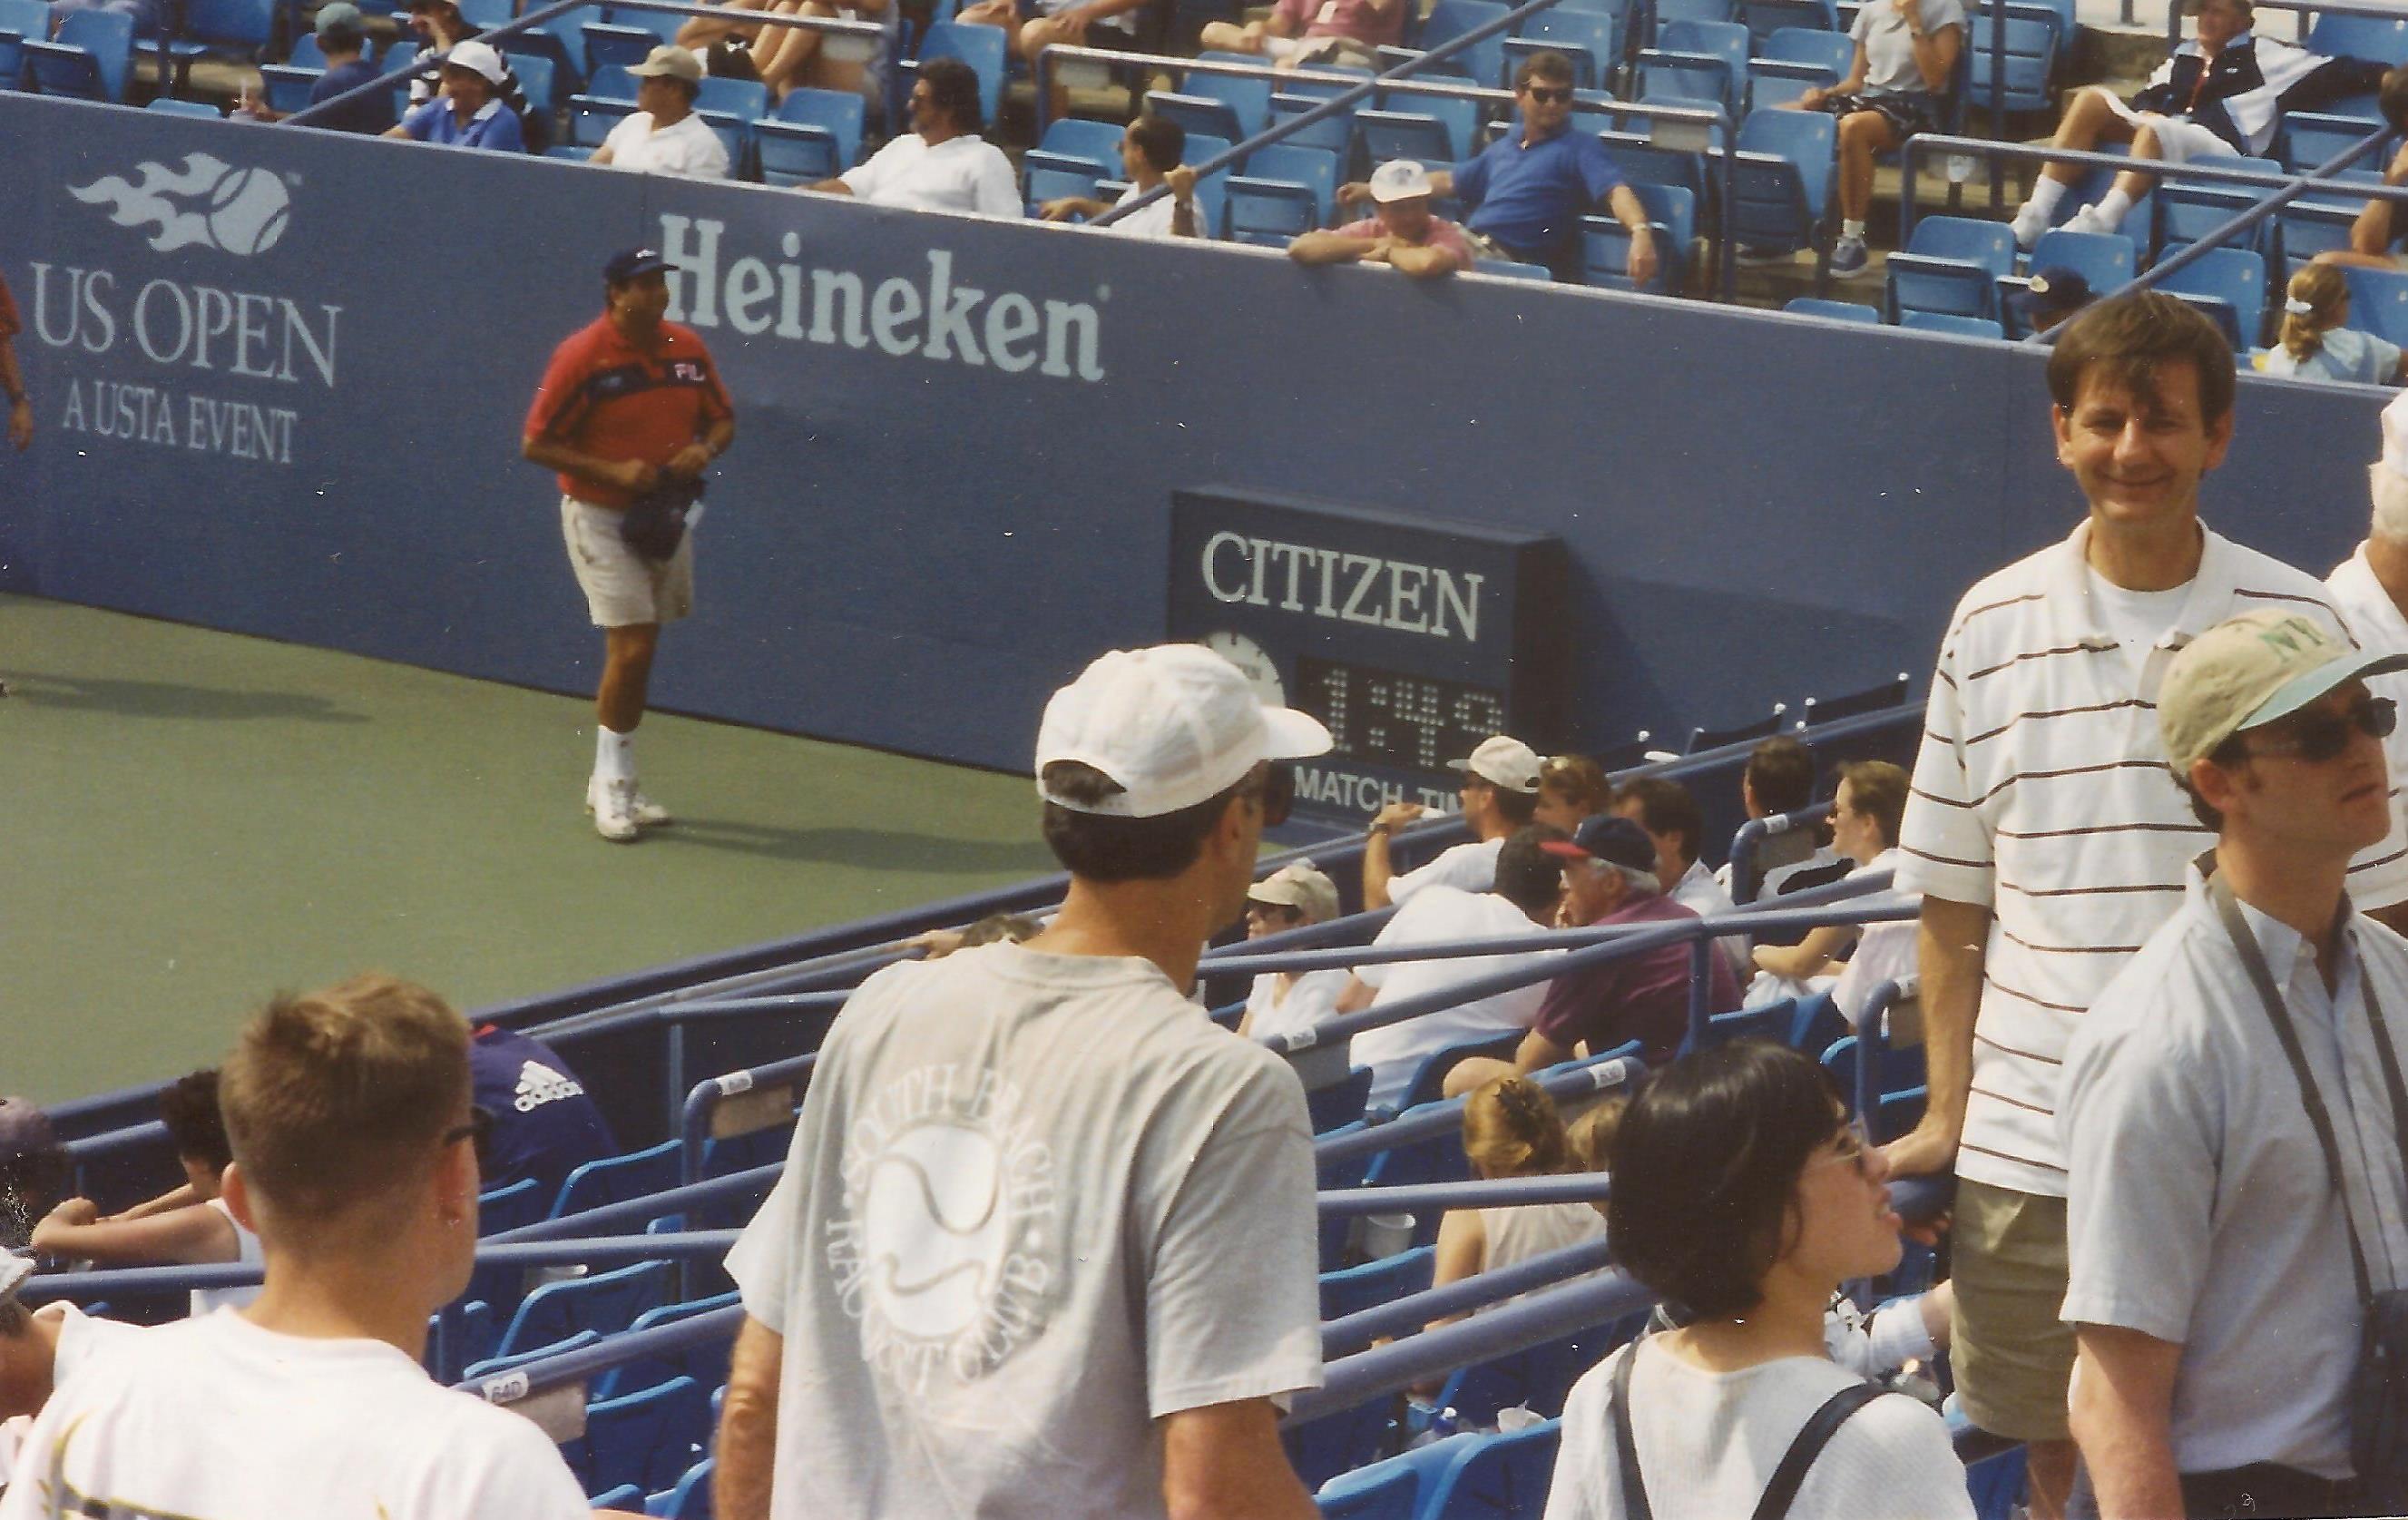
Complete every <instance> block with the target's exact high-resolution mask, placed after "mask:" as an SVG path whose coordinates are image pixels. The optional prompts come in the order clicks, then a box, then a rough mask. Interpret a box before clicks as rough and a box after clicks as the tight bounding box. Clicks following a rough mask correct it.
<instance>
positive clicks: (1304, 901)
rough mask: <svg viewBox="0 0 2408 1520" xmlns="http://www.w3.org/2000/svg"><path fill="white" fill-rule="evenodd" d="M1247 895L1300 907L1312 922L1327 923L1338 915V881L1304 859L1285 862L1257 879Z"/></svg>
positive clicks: (1280, 905)
mask: <svg viewBox="0 0 2408 1520" xmlns="http://www.w3.org/2000/svg"><path fill="white" fill-rule="evenodd" d="M1246 899H1247V900H1248V901H1249V902H1260V903H1269V904H1270V905H1271V906H1272V907H1274V908H1294V909H1297V911H1301V912H1302V913H1303V914H1304V917H1305V921H1306V922H1307V923H1311V924H1326V923H1327V922H1329V921H1330V920H1331V919H1333V918H1336V917H1337V916H1338V883H1337V882H1332V881H1331V880H1330V879H1329V878H1328V877H1326V876H1325V875H1323V874H1322V873H1321V871H1320V870H1319V868H1315V867H1313V866H1312V865H1309V864H1307V863H1305V862H1303V861H1297V862H1296V863H1295V864H1293V865H1287V866H1282V867H1281V868H1279V869H1277V870H1275V871H1273V872H1271V873H1270V874H1269V876H1266V877H1264V878H1263V879H1262V880H1261V881H1259V882H1255V883H1254V890H1252V891H1250V892H1248V893H1247V894H1246Z"/></svg>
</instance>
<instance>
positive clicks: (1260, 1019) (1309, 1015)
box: [1246, 967, 1348, 1040]
mask: <svg viewBox="0 0 2408 1520" xmlns="http://www.w3.org/2000/svg"><path fill="white" fill-rule="evenodd" d="M1347 976H1348V973H1347V972H1346V971H1345V970H1344V969H1342V968H1336V967H1333V968H1330V969H1328V970H1326V971H1307V972H1305V973H1304V974H1303V975H1302V976H1300V977H1297V979H1296V984H1295V985H1294V986H1292V987H1290V988H1288V990H1287V996H1286V997H1281V996H1280V994H1279V980H1280V974H1279V973H1278V972H1277V971H1265V972H1264V973H1263V974H1262V975H1260V976H1258V977H1256V978H1254V989H1253V990H1252V991H1251V992H1249V993H1248V994H1247V995H1246V1015H1247V1017H1248V1018H1249V1019H1251V1020H1252V1021H1253V1022H1252V1023H1250V1024H1248V1025H1246V1036H1247V1038H1248V1039H1250V1040H1267V1039H1269V1038H1270V1037H1271V1036H1273V1035H1285V1034H1294V1033H1295V1032H1297V1030H1299V1029H1309V1028H1311V1027H1312V1025H1316V1024H1319V1023H1320V1022H1321V1021H1322V1020H1324V1019H1326V1018H1331V1017H1334V1016H1336V1014H1337V1012H1338V996H1339V994H1340V993H1342V992H1344V991H1345V990H1346V979H1347Z"/></svg>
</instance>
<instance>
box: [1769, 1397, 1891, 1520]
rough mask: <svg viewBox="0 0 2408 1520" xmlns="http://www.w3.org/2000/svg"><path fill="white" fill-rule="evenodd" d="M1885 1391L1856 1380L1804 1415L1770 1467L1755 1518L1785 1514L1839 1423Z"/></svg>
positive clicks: (1778, 1518) (1775, 1518)
mask: <svg viewBox="0 0 2408 1520" xmlns="http://www.w3.org/2000/svg"><path fill="white" fill-rule="evenodd" d="M1887 1391H1888V1390H1886V1389H1884V1388H1876V1387H1874V1386H1873V1385H1872V1384H1870V1383H1859V1384H1854V1385H1853V1386H1850V1387H1846V1388H1842V1389H1841V1390H1840V1391H1839V1392H1838V1393H1835V1394H1833V1395H1832V1396H1831V1397H1830V1398H1827V1399H1825V1400H1823V1407H1822V1408H1821V1409H1818V1410H1816V1411H1815V1412H1813V1415H1812V1416H1810V1417H1809V1418H1808V1419H1807V1421H1806V1425H1805V1427H1804V1428H1803V1429H1801V1430H1799V1432H1798V1439H1797V1440H1795V1441H1791V1442H1790V1443H1789V1450H1788V1451H1786V1452H1785V1453H1783V1454H1782V1457H1781V1465H1780V1466H1779V1467H1777V1468H1774V1469H1773V1470H1772V1481H1771V1482H1770V1483H1769V1484H1765V1485H1764V1497H1763V1498H1760V1499H1758V1500H1756V1520H1781V1517H1782V1516H1783V1515H1785V1514H1787V1513H1789V1506H1790V1505H1792V1504H1794V1503H1796V1502H1797V1501H1798V1489H1799V1485H1800V1484H1804V1483H1805V1481H1806V1470H1807V1469H1809V1468H1811V1467H1813V1465H1814V1458H1816V1457H1818V1456H1820V1455H1823V1448H1824V1447H1825V1446H1827V1445H1828V1444H1829V1443H1830V1440H1831V1438H1832V1437H1833V1436H1834V1435H1836V1434H1838V1433H1839V1429H1840V1427H1841V1426H1842V1425H1844V1424H1846V1423H1847V1421H1848V1416H1850V1415H1852V1414H1854V1413H1856V1411H1858V1410H1860V1409H1862V1408H1864V1407H1865V1406H1866V1405H1867V1404H1870V1403H1871V1402H1872V1401H1873V1400H1874V1399H1876V1398H1881V1397H1882V1395H1883V1394H1885V1393H1886V1392H1887Z"/></svg>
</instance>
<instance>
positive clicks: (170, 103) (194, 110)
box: [143, 65, 309, 122]
mask: <svg viewBox="0 0 2408 1520" xmlns="http://www.w3.org/2000/svg"><path fill="white" fill-rule="evenodd" d="M270 66H273V65H270ZM301 88H302V91H303V93H304V94H303V98H304V99H305V100H306V99H307V98H308V95H307V93H308V88H309V82H308V80H307V79H304V80H302V81H301ZM267 104H268V105H269V107H270V108H274V109H277V110H282V111H291V110H295V109H298V108H297V107H293V106H278V105H277V104H276V81H275V80H273V79H270V80H269V81H268V83H267ZM143 109H144V110H150V111H157V112H158V113H159V114H160V115H162V116H190V117H193V118H195V119H196V120H202V121H209V122H215V121H219V120H222V117H221V116H220V113H219V111H218V108H216V107H215V106H212V105H210V104H209V103H208V101H206V100H178V99H176V98H175V97H174V96H172V95H161V96H160V97H159V98H158V99H156V100H154V101H152V102H150V104H149V105H148V106H145V107H144V108H143Z"/></svg>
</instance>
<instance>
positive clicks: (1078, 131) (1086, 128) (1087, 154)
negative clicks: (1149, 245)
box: [790, 92, 1125, 176]
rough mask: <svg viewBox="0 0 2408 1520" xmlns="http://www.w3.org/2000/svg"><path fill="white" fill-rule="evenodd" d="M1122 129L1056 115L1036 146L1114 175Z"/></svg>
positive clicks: (1116, 126)
mask: <svg viewBox="0 0 2408 1520" xmlns="http://www.w3.org/2000/svg"><path fill="white" fill-rule="evenodd" d="M822 93H825V92H822ZM790 98H791V97H790ZM854 98H856V99H857V98H858V97H854ZM1124 130H1125V129H1124V128H1122V127H1120V126H1118V125H1116V124H1114V123H1112V122H1090V121H1088V120H1087V119H1086V118H1084V117H1082V116H1063V117H1056V118H1055V119H1054V122H1053V124H1052V125H1050V126H1048V127H1047V128H1046V129H1045V136H1044V137H1043V138H1042V139H1041V140H1040V141H1039V143H1038V145H1037V146H1038V147H1039V148H1041V149H1043V150H1044V151H1046V152H1049V153H1060V154H1063V155H1065V156H1067V157H1070V158H1088V159H1093V160H1095V162H1096V170H1097V173H1098V174H1111V175H1115V176H1116V175H1118V174H1119V172H1120V166H1121V136H1122V134H1123V132H1124Z"/></svg>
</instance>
